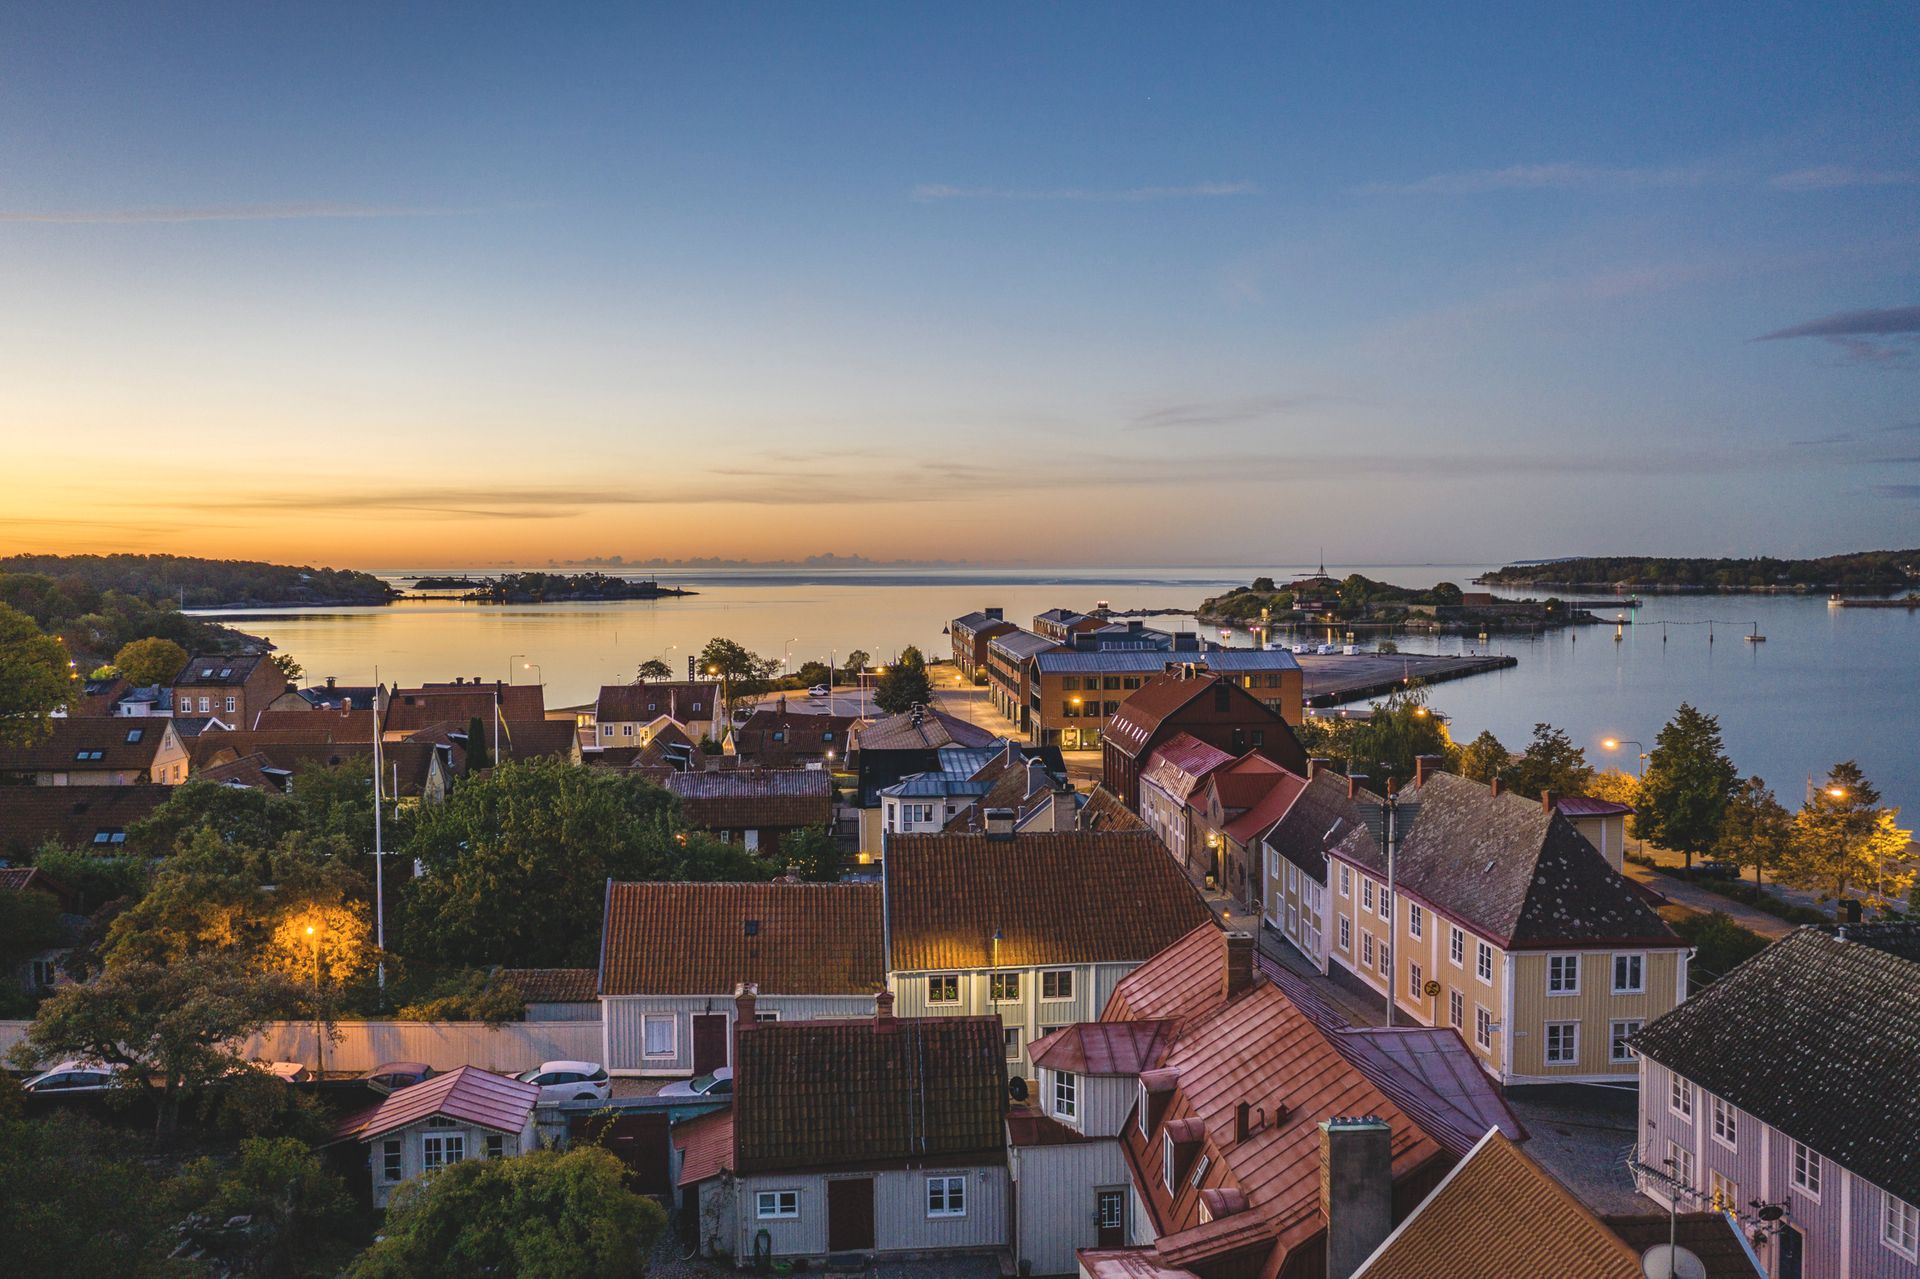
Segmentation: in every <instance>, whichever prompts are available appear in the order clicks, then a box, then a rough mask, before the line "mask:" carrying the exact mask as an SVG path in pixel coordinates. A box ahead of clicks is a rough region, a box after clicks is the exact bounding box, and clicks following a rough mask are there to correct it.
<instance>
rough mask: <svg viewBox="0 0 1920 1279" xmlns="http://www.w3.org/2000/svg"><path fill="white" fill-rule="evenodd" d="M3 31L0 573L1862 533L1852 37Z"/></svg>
mask: <svg viewBox="0 0 1920 1279" xmlns="http://www.w3.org/2000/svg"><path fill="white" fill-rule="evenodd" d="M7 27H8V30H7V38H6V40H5V41H3V42H0V283H3V284H4V296H5V299H6V305H5V306H4V307H0V551H5V552H12V551H43V552H45V551H52V552H104V551H114V550H134V551H168V552H175V553H180V554H195V555H212V556H220V557H233V558H264V559H272V560H280V561H294V562H301V563H316V564H317V563H326V564H336V565H345V566H355V567H375V568H377V567H385V566H397V565H409V566H421V567H424V566H432V565H465V564H483V563H493V562H506V561H513V562H520V563H544V562H545V561H546V560H548V559H558V560H568V559H578V558H585V557H589V556H611V555H615V554H618V555H623V556H625V557H626V558H627V559H628V560H643V559H646V558H650V557H654V556H658V557H665V558H679V557H688V556H699V555H712V556H722V557H731V558H747V559H789V558H799V557H802V556H806V555H813V554H819V553H825V552H835V553H839V554H845V555H856V554H857V555H865V556H868V557H871V558H874V559H895V558H924V559H942V560H968V561H974V562H980V563H1026V564H1089V565H1106V564H1213V563H1230V564H1245V563H1265V562H1272V563H1291V562H1299V561H1303V560H1312V559H1314V558H1316V557H1317V556H1318V555H1319V548H1320V547H1322V546H1324V547H1325V548H1326V553H1327V554H1328V555H1329V556H1330V557H1332V558H1333V559H1336V560H1342V561H1346V562H1350V563H1354V562H1384V563H1396V562H1406V561H1409V560H1437V561H1454V562H1481V561H1485V562H1497V561H1504V560H1509V559H1523V558H1535V557H1543V556H1549V555H1570V554H1608V553H1646V554H1658V553H1673V554H1702V555H1747V554H1780V555H1806V554H1826V553H1833V552H1838V551H1844V550H1850V549H1860V548H1866V547H1887V546H1913V545H1916V544H1920V76H1917V75H1915V73H1914V68H1915V67H1916V66H1920V24H1916V23H1915V22H1914V21H1913V13H1912V9H1911V7H1910V5H1907V4H1871V3H1859V4H1851V5H1845V6H1810V5H1785V4H1771V3H1751V2H1750V3H1744V4H1738V5H1734V4H1696V5H1672V4H1659V5H1654V4H1630V3H1613V4H1606V5H1592V6H1588V5H1576V4H1558V5H1539V4H1523V5H1513V6H1495V5H1465V6H1435V5H1430V4H1415V5H1406V6H1393V5H1386V4H1377V5H1361V6H1355V5H1335V4H1327V5H1320V4H1287V5H1273V4H1259V5H1252V4H1249V5H1232V4H1215V5H1204V6H1192V5H1182V6H1172V5H1165V4H1149V5H1124V4H1097V5H1091V4H1090V5H1075V4H1048V5H1033V4H1017V5H996V4H970V5H947V4H941V5H909V4H900V3H877V4H870V5H869V4H853V3H841V4H810V5H798V4H758V5H730V4H723V3H702V4H697V5H688V4H673V5H634V4H622V5H609V6H605V7H598V6H589V5H585V4H572V5H567V4H556V5H499V6H493V5H486V4H477V3H462V4H448V5H429V4H415V5H407V6H394V5H388V4H354V3H346V2H334V3H328V4H325V5H319V4H314V5H305V6H299V5H291V4H287V5H273V6H245V5H231V4H222V5H205V6H196V5H191V4H184V3H183V4H173V5H164V6H162V5H150V4H128V5H91V4H85V3H78V2H76V3H66V4H60V5H40V6H21V7H17V8H15V9H13V10H12V11H11V12H10V14H9V18H8V24H7Z"/></svg>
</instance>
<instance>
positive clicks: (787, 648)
mask: <svg viewBox="0 0 1920 1279" xmlns="http://www.w3.org/2000/svg"><path fill="white" fill-rule="evenodd" d="M799 642H800V637H799V636H798V635H792V636H789V637H788V638H787V642H786V643H785V644H783V645H781V646H780V673H781V674H782V675H785V674H786V673H787V672H788V671H789V670H790V669H791V668H792V666H793V646H794V645H795V644H798V643H799Z"/></svg>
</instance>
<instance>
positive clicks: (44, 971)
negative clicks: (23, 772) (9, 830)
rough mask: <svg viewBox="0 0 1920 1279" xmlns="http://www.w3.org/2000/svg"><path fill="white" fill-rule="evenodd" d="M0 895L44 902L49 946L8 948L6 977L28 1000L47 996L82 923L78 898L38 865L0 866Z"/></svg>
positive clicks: (58, 980) (59, 977)
mask: <svg viewBox="0 0 1920 1279" xmlns="http://www.w3.org/2000/svg"><path fill="white" fill-rule="evenodd" d="M0 789H21V788H18V787H9V788H0ZM0 893H11V894H21V895H28V894H30V895H32V896H33V897H36V898H41V899H43V900H44V902H45V905H44V906H43V907H42V909H43V910H45V911H46V913H47V914H46V917H47V918H48V920H49V921H50V922H51V923H52V924H53V931H54V936H53V937H52V938H50V939H49V940H50V944H49V945H45V946H42V947H41V948H40V949H38V950H35V951H33V952H32V953H30V954H21V953H20V951H21V949H22V948H19V947H17V946H15V947H10V949H12V951H13V953H14V955H15V956H16V957H17V958H15V960H14V961H13V971H12V972H11V973H9V974H7V976H9V977H11V978H12V981H13V985H14V987H15V988H16V989H18V990H19V991H20V992H21V993H22V994H24V995H26V996H28V997H29V998H39V997H41V996H44V995H47V994H49V993H50V992H52V990H53V989H54V987H56V986H58V985H61V984H63V983H64V981H65V980H66V978H65V975H64V973H63V972H62V971H61V968H62V965H63V964H64V962H65V961H66V958H67V956H68V954H70V953H71V952H72V950H73V944H74V941H75V940H76V939H77V937H78V935H79V932H80V929H81V926H82V925H83V924H84V919H83V918H82V916H81V915H80V913H79V912H80V910H81V906H82V903H81V901H80V895H79V894H78V893H76V892H74V891H73V890H72V889H70V888H68V887H67V886H66V885H65V884H63V883H61V882H60V881H59V880H58V879H55V878H54V877H53V876H52V875H49V874H47V872H45V871H44V870H41V869H40V868H39V867H38V866H0ZM8 940H9V941H14V940H15V939H12V938H9V939H8Z"/></svg>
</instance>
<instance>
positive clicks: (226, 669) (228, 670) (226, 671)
mask: <svg viewBox="0 0 1920 1279" xmlns="http://www.w3.org/2000/svg"><path fill="white" fill-rule="evenodd" d="M231 674H233V667H231V666H222V667H221V668H220V678H221V679H225V678H227V676H229V675H231Z"/></svg>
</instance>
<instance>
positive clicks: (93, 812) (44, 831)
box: [0, 786, 172, 857]
mask: <svg viewBox="0 0 1920 1279" xmlns="http://www.w3.org/2000/svg"><path fill="white" fill-rule="evenodd" d="M171 793H172V792H171V791H169V790H168V789H167V788H166V787H164V786H0V853H4V854H7V855H11V856H15V857H25V856H28V855H29V854H32V853H34V852H37V851H38V850H39V849H40V846H41V845H43V844H48V843H53V844H58V845H60V846H61V847H62V848H109V847H115V846H117V845H118V844H119V843H120V842H122V841H121V840H116V839H115V838H114V836H115V835H116V834H118V835H121V836H124V835H125V833H126V829H127V827H129V826H131V825H133V824H134V823H135V822H137V821H139V820H140V819H141V818H143V817H145V816H146V815H147V814H148V813H151V812H152V811H153V810H154V809H155V808H156V807H158V806H159V805H161V804H163V803H165V802H166V799H167V796H168V795H169V794H171Z"/></svg>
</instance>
